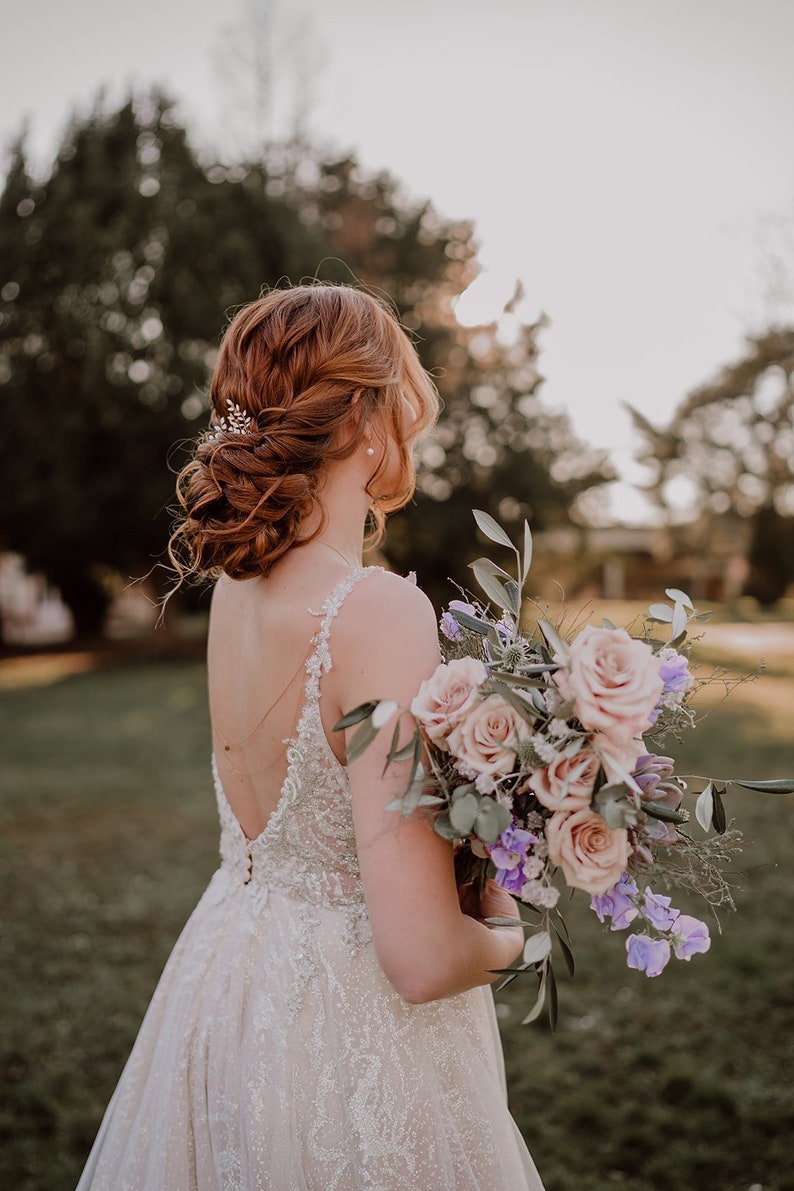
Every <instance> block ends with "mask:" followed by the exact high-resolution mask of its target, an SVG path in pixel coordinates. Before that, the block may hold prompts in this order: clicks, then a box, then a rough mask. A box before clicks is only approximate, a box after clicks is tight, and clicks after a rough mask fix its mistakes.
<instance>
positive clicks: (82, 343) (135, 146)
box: [0, 94, 611, 628]
mask: <svg viewBox="0 0 794 1191" xmlns="http://www.w3.org/2000/svg"><path fill="white" fill-rule="evenodd" d="M475 252H476V249H475V244H474V241H473V234H472V228H471V225H470V224H468V223H465V222H462V221H453V220H444V219H442V218H441V217H440V216H439V215H438V214H437V213H436V212H435V211H434V209H433V207H432V205H431V204H430V203H429V202H422V203H415V202H412V201H409V200H408V199H407V198H406V197H405V195H404V194H403V192H402V190H401V188H400V186H399V184H398V182H397V181H396V179H394V178H393V177H392V176H391V175H388V174H386V173H379V174H375V175H373V176H369V175H367V174H365V173H364V172H362V171H361V170H360V169H359V167H358V166H357V164H356V162H355V161H353V160H352V159H349V158H342V159H337V158H335V157H334V156H333V155H327V154H323V153H322V152H320V151H319V150H317V149H315V148H313V147H312V146H310V145H306V144H303V143H300V142H296V143H295V144H292V145H285V146H271V148H270V149H269V150H268V151H267V152H266V153H265V156H264V158H263V159H262V160H259V161H253V162H239V163H237V164H233V165H224V166H221V165H219V164H217V163H213V162H207V161H205V160H200V159H199V158H198V156H197V155H196V153H195V151H194V150H193V149H192V147H191V146H190V144H189V142H188V139H187V136H186V134H185V131H184V129H183V128H181V127H180V126H179V124H178V123H177V122H176V120H175V118H174V114H173V109H172V105H171V103H170V102H169V101H168V99H167V98H165V97H164V96H162V95H159V94H154V95H152V96H150V97H149V98H148V99H144V100H142V101H140V102H138V103H132V102H128V103H126V104H124V105H123V106H122V107H121V108H120V109H119V110H118V111H113V112H109V113H108V112H101V111H97V112H95V113H94V115H92V116H91V117H90V118H88V119H85V120H78V119H76V120H75V121H74V122H73V125H72V127H71V128H70V130H69V132H68V133H67V136H66V138H65V140H64V143H63V145H62V146H61V149H60V151H59V154H58V157H57V160H56V162H55V164H54V166H53V168H52V171H51V172H50V174H49V176H48V177H47V178H45V179H43V180H40V181H37V180H34V179H32V178H31V177H30V176H29V174H28V171H27V166H26V158H25V153H24V148H23V146H22V144H19V145H17V146H16V148H15V150H14V151H13V153H12V157H11V161H10V165H9V169H8V173H7V181H6V186H5V190H4V191H3V194H2V196H0V254H1V255H2V258H3V262H4V282H3V286H2V301H0V346H2V349H3V354H4V356H5V362H4V364H3V366H2V368H0V400H2V410H3V427H4V434H3V437H2V440H0V469H2V471H3V476H4V485H3V495H2V497H0V537H1V538H2V540H3V542H4V544H5V546H6V547H8V548H12V549H15V550H18V551H19V552H20V553H22V554H23V555H24V556H25V557H26V559H27V560H28V562H29V564H30V565H31V566H32V567H33V568H35V569H38V570H41V571H43V572H44V573H45V574H46V575H47V576H48V578H49V579H51V580H52V581H53V582H54V583H56V584H57V585H58V586H59V587H60V588H61V590H62V592H63V594H64V596H65V598H66V600H67V602H68V603H69V604H70V605H71V607H72V610H73V611H74V612H75V614H76V616H77V618H78V622H79V624H80V627H83V628H96V627H97V625H98V622H99V621H100V619H101V615H102V610H103V605H104V602H105V594H104V588H103V583H102V578H103V575H105V574H106V573H107V571H108V570H111V571H115V572H121V573H122V574H123V575H125V576H129V575H140V574H142V573H145V572H146V571H148V570H149V569H150V567H151V566H152V562H153V559H154V558H157V557H160V558H161V557H162V552H163V548H164V545H165V542H166V540H167V535H168V529H169V519H168V516H167V514H166V508H167V506H169V505H170V504H172V503H173V478H172V476H171V475H170V474H169V471H168V468H167V463H166V461H167V459H168V458H169V453H171V457H172V462H173V463H174V464H175V463H178V462H181V461H182V460H183V456H182V455H181V454H180V452H176V453H175V454H174V453H173V452H172V448H173V446H174V444H178V443H180V442H182V441H184V440H185V439H191V438H193V437H194V436H195V434H196V433H197V432H198V430H200V429H201V428H203V426H204V425H205V423H206V413H207V407H206V397H205V389H206V385H207V380H208V376H209V372H210V369H211V367H212V365H213V362H214V358H215V352H216V348H217V343H218V339H219V334H220V332H221V330H222V327H223V322H224V317H225V314H226V313H228V312H229V311H230V310H232V309H233V308H234V307H235V306H237V305H239V304H241V303H243V302H245V301H248V300H250V299H252V298H254V297H256V296H257V295H258V294H259V292H260V290H261V288H262V287H263V286H272V285H275V284H278V283H279V281H280V280H282V279H289V280H291V281H299V280H301V279H304V278H306V277H315V276H316V277H319V278H321V279H323V280H328V281H347V282H349V281H351V280H357V281H358V282H359V283H361V284H364V285H368V286H371V287H372V288H373V289H374V290H375V291H376V292H381V293H383V292H385V293H387V294H389V295H390V296H391V297H393V299H394V301H395V304H396V308H397V310H398V312H399V314H400V316H401V318H402V320H403V323H404V325H405V327H406V329H407V330H408V331H409V332H410V333H412V334H414V335H415V336H416V340H417V345H418V349H419V352H420V355H421V358H422V361H423V363H424V365H425V366H426V367H427V368H428V369H429V370H430V371H431V372H432V373H433V375H434V376H435V377H436V378H437V381H438V386H439V389H440V392H441V394H442V397H443V398H444V401H445V409H444V413H443V415H442V419H441V424H440V426H439V430H438V437H437V440H435V441H434V442H433V443H428V444H426V446H425V448H424V451H425V454H424V458H423V460H422V473H423V475H422V479H421V482H420V490H419V492H418V494H417V498H416V502H415V503H414V504H413V505H412V506H411V507H410V508H408V509H407V510H406V511H405V512H404V513H402V514H401V515H400V516H399V517H398V518H396V519H395V521H394V524H393V527H392V529H391V531H390V533H389V538H388V543H387V546H386V553H387V555H388V557H389V559H390V560H391V561H392V562H393V563H394V564H395V565H396V566H397V567H399V568H402V569H405V570H407V569H416V570H417V571H418V572H419V574H420V577H421V580H422V582H423V584H424V586H425V587H429V588H430V589H431V591H433V590H435V591H436V592H437V593H440V591H441V588H442V585H444V584H445V582H446V579H447V576H448V575H450V574H453V575H454V577H455V578H456V579H457V580H458V581H459V582H463V581H464V580H465V572H462V573H461V572H457V573H456V572H455V564H454V562H453V560H454V559H456V558H470V557H472V556H474V555H475V554H476V545H475V542H476V534H475V530H474V527H473V526H472V524H471V521H470V518H469V516H468V509H469V508H470V507H471V505H472V504H478V505H482V506H483V507H485V508H487V509H490V510H491V511H492V512H493V513H497V512H499V513H500V514H501V516H502V519H503V520H506V521H507V523H508V525H510V524H512V523H517V524H519V523H520V520H521V519H522V518H523V517H524V516H526V515H528V514H529V513H530V512H531V513H532V516H533V523H534V524H536V525H537V526H538V527H539V528H542V527H543V526H544V525H545V524H549V523H553V522H556V521H560V520H565V519H566V518H567V517H568V510H569V506H570V505H571V502H572V501H573V500H574V499H575V498H576V496H577V495H578V494H579V493H580V492H581V491H583V490H584V489H586V488H588V487H590V486H591V485H592V484H593V483H598V482H601V481H602V480H603V479H604V478H605V477H607V476H608V475H609V474H611V473H610V472H609V470H608V468H607V466H606V463H605V459H604V456H603V454H599V453H593V452H590V451H589V450H588V449H586V448H585V446H584V445H583V444H581V443H579V442H577V441H576V440H575V438H574V437H573V435H572V434H571V431H570V427H569V426H568V423H567V421H566V419H565V417H564V416H563V415H561V414H556V413H552V412H550V411H548V410H546V409H545V408H544V407H543V405H542V403H541V401H540V399H539V396H538V389H539V386H540V383H541V380H540V376H539V373H538V371H537V367H536V363H537V355H538V348H537V343H536V334H537V330H538V328H537V327H528V328H524V331H523V333H522V337H521V339H520V340H519V342H517V343H516V344H514V345H512V346H511V347H509V348H508V347H504V346H502V345H500V344H499V342H498V340H497V338H496V333H495V328H494V327H488V328H475V329H463V328H460V327H459V326H458V325H457V323H456V321H455V317H454V312H453V304H454V300H455V298H456V297H457V296H458V295H459V294H460V293H461V292H462V291H463V290H464V289H465V288H466V286H467V285H468V284H469V282H470V281H471V280H472V278H473V277H474V276H475V274H476V271H477V266H476V263H475Z"/></svg>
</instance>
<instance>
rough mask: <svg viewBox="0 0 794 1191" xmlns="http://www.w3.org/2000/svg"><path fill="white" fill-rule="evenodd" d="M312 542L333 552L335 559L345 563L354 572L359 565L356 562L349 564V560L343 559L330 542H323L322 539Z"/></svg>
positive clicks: (342, 555)
mask: <svg viewBox="0 0 794 1191" xmlns="http://www.w3.org/2000/svg"><path fill="white" fill-rule="evenodd" d="M312 541H314V542H316V543H317V545H318V546H325V548H326V550H333V552H334V554H335V555H336V557H337V558H341V559H342V562H344V563H347V565H348V566H349V567H353V569H354V570H355V569H356V567H359V566H360V565H361V564H360V563H358V562H351V561H350V559H349V558H345V556H344V554H342V552H341V550H337V548H336V546H332V545H331V543H330V542H324V541H323V539H322V538H313V539H312Z"/></svg>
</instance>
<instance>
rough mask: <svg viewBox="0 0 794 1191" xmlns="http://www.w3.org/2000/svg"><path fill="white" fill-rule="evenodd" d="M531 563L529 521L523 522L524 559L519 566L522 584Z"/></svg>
mask: <svg viewBox="0 0 794 1191" xmlns="http://www.w3.org/2000/svg"><path fill="white" fill-rule="evenodd" d="M531 565H532V531H531V530H530V528H529V522H528V521H525V522H524V559H523V563H522V566H521V583H522V586H523V583H524V580H525V579H526V577H527V575H528V574H529V568H530V566H531Z"/></svg>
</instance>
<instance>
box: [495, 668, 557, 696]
mask: <svg viewBox="0 0 794 1191" xmlns="http://www.w3.org/2000/svg"><path fill="white" fill-rule="evenodd" d="M534 669H535V672H536V673H538V674H542V673H544V672H545V671H548V670H559V666H553V665H552V666H536V667H535V668H534ZM491 682H492V683H493V685H494V690H495V689H496V683H501V682H503V683H505V684H506V685H507V686H515V687H518V688H519V689H521V688H523V687H531V686H534V687H545V686H546V683H545V682H543V680H542V679H538V678H532V677H530V675H529V674H508V673H506V672H505V671H503V670H492V671H491Z"/></svg>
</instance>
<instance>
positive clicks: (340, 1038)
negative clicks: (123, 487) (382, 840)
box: [78, 568, 542, 1191]
mask: <svg viewBox="0 0 794 1191" xmlns="http://www.w3.org/2000/svg"><path fill="white" fill-rule="evenodd" d="M371 569H372V568H361V569H357V570H355V571H352V572H351V573H350V574H349V575H347V576H346V577H345V578H344V579H343V580H342V582H341V583H340V584H338V585H337V587H336V588H335V589H334V591H333V592H332V593H331V595H330V596H329V597H328V598H327V599H326V601H325V603H324V604H323V607H322V609H321V611H320V612H319V613H318V614H317V615H318V617H319V627H318V629H317V631H316V633H315V635H314V639H313V644H312V648H311V651H310V653H309V656H308V658H307V661H306V679H305V686H304V696H303V705H302V711H301V713H300V718H299V720H298V723H297V727H296V729H295V734H294V737H293V739H292V740H291V741H290V743H289V747H288V750H287V766H288V768H287V774H286V778H285V781H284V784H283V787H282V790H281V796H280V800H279V802H278V804H277V806H276V809H275V810H274V811H273V813H272V815H271V816H270V819H269V820H268V822H267V824H266V826H265V828H264V830H263V831H262V832H261V833H260V834H259V835H258V836H257V837H256V839H253V840H251V839H248V838H247V837H246V835H245V833H244V832H243V830H242V828H241V826H240V824H239V822H238V820H237V819H236V818H235V816H234V814H233V812H232V809H231V807H230V805H229V803H228V801H227V798H226V795H225V794H224V791H223V787H222V785H221V783H220V780H219V778H218V772H217V768H216V767H215V762H214V759H213V773H214V777H215V792H216V796H217V801H218V812H219V815H220V825H221V842H220V854H221V863H220V867H219V868H218V870H217V872H216V873H215V874H214V876H213V877H212V879H211V881H210V883H209V886H208V888H207V890H206V891H205V893H204V895H203V896H202V898H201V900H200V901H199V903H198V905H197V907H196V909H195V910H194V912H193V914H192V915H191V917H190V919H189V920H188V922H187V924H186V926H185V928H184V930H183V932H182V934H181V936H180V938H179V940H178V941H177V943H176V946H175V947H174V950H173V952H172V954H171V956H170V958H169V960H168V963H167V965H166V967H165V970H164V972H163V975H162V977H161V979H160V982H159V984H158V986H157V989H156V991H155V994H154V997H153V999H152V1002H151V1005H150V1007H149V1009H148V1012H147V1014H146V1017H145V1019H144V1021H143V1024H142V1026H141V1029H140V1032H139V1034H138V1038H137V1040H136V1042H135V1046H134V1048H133V1050H132V1053H131V1055H130V1058H129V1060H128V1062H127V1065H126V1067H125V1068H124V1071H123V1073H122V1075H121V1079H120V1081H119V1083H118V1086H117V1088H116V1090H115V1092H114V1094H113V1097H112V1099H111V1101H110V1104H109V1106H108V1109H107V1112H106V1114H105V1117H104V1120H103V1122H102V1125H101V1128H100V1130H99V1133H98V1135H97V1138H96V1141H95V1143H94V1146H93V1149H92V1151H91V1154H90V1157H89V1159H88V1162H87V1165H86V1167H85V1170H84V1172H83V1175H82V1178H81V1179H80V1183H79V1185H78V1191H265V1189H267V1191H522V1189H526V1188H529V1189H531V1191H542V1184H541V1181H540V1178H539V1176H538V1173H537V1171H536V1169H535V1166H534V1164H533V1162H532V1159H531V1157H530V1155H529V1153H528V1151H527V1148H526V1146H525V1144H524V1142H523V1140H522V1138H521V1135H520V1133H519V1131H518V1129H517V1127H516V1125H515V1123H514V1121H513V1119H512V1117H511V1116H510V1113H509V1111H508V1108H507V1100H506V1092H505V1082H504V1065H503V1058H502V1050H501V1043H500V1039H499V1034H498V1029H497V1024H496V1017H495V1013H494V1006H493V998H492V995H491V990H490V988H489V987H482V988H474V989H471V990H470V991H468V992H464V993H460V994H458V995H456V996H453V997H449V998H446V999H444V1000H440V1001H433V1002H430V1003H428V1004H421V1005H414V1004H409V1003H408V1002H406V1001H405V1000H404V999H403V998H402V997H401V996H400V995H399V994H398V993H397V992H396V991H395V990H394V988H393V987H392V986H391V984H390V983H389V981H388V980H387V979H386V976H385V975H384V973H383V971H382V969H381V968H380V965H379V963H378V960H377V958H376V955H375V950H374V947H373V943H372V939H371V932H370V927H369V922H368V920H367V909H366V905H365V903H364V897H363V892H362V887H361V881H360V877H359V870H358V861H357V857H356V844H355V837H354V832H353V816H352V809H351V800H350V789H349V786H348V781H347V774H346V771H345V769H344V767H343V766H342V765H340V763H339V761H338V760H337V758H336V757H335V755H334V753H333V752H332V750H331V747H330V744H329V743H328V739H327V737H326V735H325V730H324V728H323V723H322V719H321V714H320V698H321V679H322V676H323V674H324V673H326V672H328V671H329V670H330V668H331V650H330V634H331V627H332V624H333V620H334V617H335V616H336V615H337V613H338V612H339V609H340V607H341V606H342V604H343V601H344V600H345V597H346V596H347V595H348V593H349V592H350V591H351V590H352V588H353V587H354V585H355V584H357V583H358V582H359V581H361V580H362V579H363V578H364V577H365V576H366V575H367V574H368V572H369V570H371Z"/></svg>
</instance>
